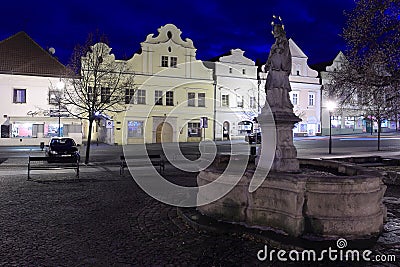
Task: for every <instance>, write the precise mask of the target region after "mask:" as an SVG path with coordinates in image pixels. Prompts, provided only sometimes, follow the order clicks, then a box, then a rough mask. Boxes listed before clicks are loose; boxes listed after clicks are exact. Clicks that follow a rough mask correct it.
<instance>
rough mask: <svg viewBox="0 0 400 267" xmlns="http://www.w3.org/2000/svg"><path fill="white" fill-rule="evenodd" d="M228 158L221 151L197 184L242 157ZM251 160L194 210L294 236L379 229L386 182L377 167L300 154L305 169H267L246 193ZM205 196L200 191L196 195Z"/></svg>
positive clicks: (358, 235) (353, 234)
mask: <svg viewBox="0 0 400 267" xmlns="http://www.w3.org/2000/svg"><path fill="white" fill-rule="evenodd" d="M232 157H233V158H232ZM232 157H229V156H219V157H218V158H217V159H216V160H215V161H214V163H213V164H212V165H211V166H210V167H209V168H207V169H205V170H203V171H201V172H200V173H199V175H198V176H197V183H198V185H199V186H201V185H204V184H207V183H210V182H213V181H215V180H216V179H217V178H218V177H219V176H220V174H221V173H222V172H223V170H224V168H225V166H226V163H227V162H228V161H229V160H232V159H233V160H241V156H239V155H236V156H232ZM243 160H247V157H244V156H243ZM253 162H254V159H253V160H250V161H249V166H248V168H247V170H246V172H245V173H244V175H243V176H242V177H241V179H240V181H239V183H238V184H237V185H236V186H235V187H234V188H233V190H231V191H230V192H229V193H228V194H226V195H225V196H223V197H222V198H220V199H219V200H217V201H214V202H212V203H210V204H207V205H204V206H200V207H198V210H199V211H200V212H201V213H202V214H204V215H207V216H210V217H213V218H216V219H218V220H221V221H225V222H232V223H240V224H243V225H245V226H248V227H256V228H261V229H268V230H271V229H272V230H274V231H277V232H281V233H283V234H286V235H290V236H295V237H299V236H304V237H305V236H307V237H315V236H316V237H322V238H339V237H342V238H346V239H368V238H373V237H376V236H378V235H379V233H380V232H381V231H382V229H383V224H384V220H385V218H386V208H385V206H384V205H383V195H384V193H385V190H386V186H385V185H384V184H383V182H382V175H381V173H380V172H378V171H375V170H371V169H367V168H364V167H360V166H356V165H353V164H350V163H343V162H337V161H329V160H313V159H299V163H300V167H301V168H300V169H301V170H304V171H300V172H299V173H283V172H270V173H269V174H268V176H267V178H266V179H265V181H264V182H263V183H262V185H261V186H260V187H259V188H258V189H257V190H256V191H254V192H253V193H250V192H249V190H248V187H249V183H250V181H251V178H252V175H253V173H254V170H255V167H254V163H253ZM305 170H307V171H305ZM310 170H311V171H310ZM227 186H228V185H227ZM206 197H207V196H206V195H204V194H203V193H202V191H199V194H198V200H199V199H204V198H206Z"/></svg>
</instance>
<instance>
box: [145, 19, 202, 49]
mask: <svg viewBox="0 0 400 267" xmlns="http://www.w3.org/2000/svg"><path fill="white" fill-rule="evenodd" d="M181 34H182V31H181V30H179V29H178V28H177V27H176V26H175V25H173V24H166V25H165V26H161V27H160V28H158V36H156V37H154V34H153V33H151V34H149V35H147V38H146V41H144V43H149V44H159V43H166V42H168V41H172V42H174V43H176V44H178V45H181V46H182V47H184V48H190V49H195V48H194V46H193V41H192V40H191V39H189V38H186V39H185V40H182V38H181Z"/></svg>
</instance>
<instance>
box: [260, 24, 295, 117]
mask: <svg viewBox="0 0 400 267" xmlns="http://www.w3.org/2000/svg"><path fill="white" fill-rule="evenodd" d="M272 26H273V30H272V34H273V35H274V38H275V43H274V44H273V45H272V46H271V50H270V52H269V56H268V60H267V64H266V65H265V71H266V72H268V75H267V81H266V84H265V92H266V94H267V100H268V104H269V105H270V107H271V108H290V109H292V108H293V105H292V103H291V102H290V99H289V92H290V91H291V88H290V83H289V75H290V72H291V70H292V55H291V53H290V49H289V41H288V39H287V38H286V32H285V30H284V25H283V24H282V21H281V19H280V18H279V23H275V22H272Z"/></svg>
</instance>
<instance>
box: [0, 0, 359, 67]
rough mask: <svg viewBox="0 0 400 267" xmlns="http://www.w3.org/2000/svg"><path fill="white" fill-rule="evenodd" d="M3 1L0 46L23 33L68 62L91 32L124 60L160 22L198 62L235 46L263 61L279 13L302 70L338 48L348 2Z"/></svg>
mask: <svg viewBox="0 0 400 267" xmlns="http://www.w3.org/2000/svg"><path fill="white" fill-rule="evenodd" d="M216 2H217V1H212V0H202V1H183V0H175V1H174V0H173V1H142V0H140V1H135V0H131V1H124V0H113V1H107V2H106V1H83V0H68V1H56V0H53V1H41V0H38V1H32V0H30V1H3V2H2V12H1V13H2V14H1V16H0V25H1V26H0V40H3V39H5V38H8V37H9V36H11V35H13V34H15V33H17V32H19V31H25V32H26V33H27V34H28V35H29V36H31V37H32V38H33V40H35V41H36V42H37V43H38V44H39V45H40V46H42V47H43V48H45V49H46V48H49V47H54V48H55V50H56V53H55V56H56V57H57V58H58V59H59V60H60V61H61V62H62V63H64V64H67V63H68V61H69V58H70V56H71V53H72V51H73V48H74V46H75V45H76V44H83V43H84V41H85V40H86V37H87V35H88V33H90V32H92V33H93V32H95V31H96V30H98V31H99V32H101V33H104V34H106V35H107V36H108V39H109V41H110V46H111V47H112V49H113V50H112V53H114V54H115V55H116V57H117V59H122V58H130V57H131V56H132V55H133V54H134V53H135V52H136V51H137V50H138V49H139V48H140V43H141V42H143V41H144V40H145V39H146V36H147V35H148V34H150V33H154V34H157V33H158V32H157V29H158V28H159V27H161V26H163V25H165V24H167V23H173V24H175V25H176V26H177V27H178V28H179V29H180V30H181V31H182V38H183V39H185V38H190V39H192V40H193V43H194V46H195V47H196V48H197V59H201V60H207V59H210V58H212V57H215V56H218V55H221V54H223V53H226V52H228V51H229V50H230V49H234V48H240V49H242V50H244V51H245V56H247V57H248V58H250V59H252V60H254V61H255V60H256V59H260V60H261V61H265V60H266V58H267V57H268V51H269V48H270V46H271V44H272V43H273V42H274V39H273V36H272V35H271V25H270V23H271V21H272V15H273V14H275V15H280V16H281V17H282V19H283V21H284V24H285V29H286V32H287V36H288V37H289V38H292V39H293V40H294V41H295V42H296V43H297V44H298V45H299V47H300V48H301V49H302V50H303V51H304V52H305V54H306V55H307V56H308V58H309V59H308V62H309V64H314V63H321V62H325V61H329V60H332V59H333V58H334V57H335V56H336V54H337V53H338V52H339V51H340V50H343V49H345V45H344V42H343V39H342V38H341V37H340V36H339V34H340V33H341V32H342V28H343V26H344V22H345V17H344V15H343V11H344V10H350V9H352V8H354V6H355V3H354V0H336V1H316V0H303V1H299V0H281V1H278V0H276V1H268V0H255V1H244V2H240V1H239V2H236V3H240V4H234V3H235V1H226V0H223V1H218V2H217V3H216Z"/></svg>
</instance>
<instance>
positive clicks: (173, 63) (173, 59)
mask: <svg viewBox="0 0 400 267" xmlns="http://www.w3.org/2000/svg"><path fill="white" fill-rule="evenodd" d="M177 65H178V58H177V57H171V58H170V64H169V66H170V67H171V68H176V66H177Z"/></svg>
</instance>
